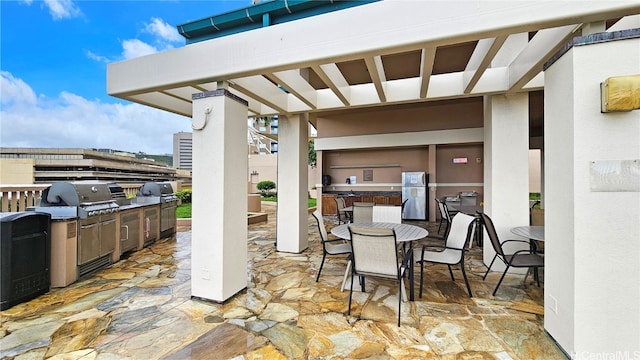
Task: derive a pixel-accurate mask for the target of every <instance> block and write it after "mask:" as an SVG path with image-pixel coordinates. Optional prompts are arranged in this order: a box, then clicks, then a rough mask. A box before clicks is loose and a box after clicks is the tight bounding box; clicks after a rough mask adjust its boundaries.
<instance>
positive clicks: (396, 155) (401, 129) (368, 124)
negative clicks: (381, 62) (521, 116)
mask: <svg viewBox="0 0 640 360" xmlns="http://www.w3.org/2000/svg"><path fill="white" fill-rule="evenodd" d="M317 121H318V138H339V137H343V136H358V135H377V134H384V133H417V132H432V131H433V132H436V131H441V130H450V129H475V128H482V127H483V103H482V99H481V98H470V99H462V100H457V101H451V100H445V101H437V102H429V103H424V104H419V105H415V104H414V105H402V106H398V107H394V108H390V109H361V110H359V111H357V112H356V111H355V110H354V111H344V112H340V113H338V112H335V113H324V114H321V115H318V117H317ZM460 142H461V143H459V144H455V141H453V144H450V145H441V144H439V143H438V145H437V146H435V147H432V149H435V152H436V154H435V156H432V157H431V158H432V159H435V162H436V163H435V164H430V163H429V158H430V156H429V145H431V144H430V142H429V141H425V142H424V144H421V145H417V146H409V147H400V148H397V147H396V148H375V147H374V145H372V148H370V149H356V150H346V149H326V150H324V151H323V160H322V173H321V174H318V178H321V176H322V175H330V176H331V180H332V185H330V186H328V187H325V188H323V191H324V192H328V191H349V190H354V191H401V174H402V172H403V171H426V172H429V173H430V178H429V182H430V186H431V187H432V189H433V188H435V189H436V196H437V197H443V196H447V195H457V194H458V193H459V192H460V191H476V192H478V193H479V194H482V186H483V179H484V176H483V159H482V157H483V145H482V143H471V144H470V143H466V142H465V141H462V140H461V141H460ZM454 157H466V158H467V159H468V162H467V163H466V164H454V163H453V158H454ZM476 159H478V161H479V162H478V161H476ZM430 168H431V169H436V171H435V173H434V172H433V171H429V169H430ZM365 170H372V171H373V180H372V181H363V173H364V171H365ZM351 175H355V176H356V179H357V183H356V184H355V185H353V184H349V185H347V184H345V183H346V178H347V177H349V176H351ZM481 198H482V197H481V195H480V196H479V198H478V201H481Z"/></svg>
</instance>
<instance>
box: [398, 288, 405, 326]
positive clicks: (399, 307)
mask: <svg viewBox="0 0 640 360" xmlns="http://www.w3.org/2000/svg"><path fill="white" fill-rule="evenodd" d="M398 283H399V284H400V285H399V289H398V290H399V291H400V292H399V293H398V327H400V314H401V309H402V308H401V307H402V294H404V291H403V290H404V284H403V283H402V278H400V281H398Z"/></svg>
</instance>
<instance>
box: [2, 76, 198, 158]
mask: <svg viewBox="0 0 640 360" xmlns="http://www.w3.org/2000/svg"><path fill="white" fill-rule="evenodd" d="M1 75H2V83H1V85H2V109H0V144H1V145H2V146H6V147H45V148H83V149H84V148H109V149H116V150H124V151H131V152H138V151H142V152H145V153H147V154H168V153H171V152H172V151H173V134H174V133H177V132H179V131H190V130H191V120H190V119H189V118H187V117H184V116H179V115H175V114H171V113H168V112H164V111H160V110H157V109H153V108H151V107H147V106H143V105H139V104H121V103H115V104H107V103H103V102H100V101H92V100H87V99H85V98H83V97H82V96H79V95H76V94H72V93H68V92H63V93H61V94H60V95H59V96H58V97H56V98H46V97H43V96H40V97H37V96H36V93H35V91H33V89H31V87H29V85H28V84H26V83H25V82H24V81H23V80H21V79H18V78H15V77H13V75H12V74H11V73H8V72H6V71H3V72H2V73H1Z"/></svg>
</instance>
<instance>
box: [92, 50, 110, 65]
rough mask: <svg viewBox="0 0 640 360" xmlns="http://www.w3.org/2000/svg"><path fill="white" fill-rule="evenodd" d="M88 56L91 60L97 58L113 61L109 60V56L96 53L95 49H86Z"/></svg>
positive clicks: (106, 61) (100, 60)
mask: <svg viewBox="0 0 640 360" xmlns="http://www.w3.org/2000/svg"><path fill="white" fill-rule="evenodd" d="M86 54H87V57H88V58H89V59H91V60H95V61H98V62H102V63H109V62H111V60H109V58H107V57H106V56H102V55H98V54H96V53H94V52H93V51H89V50H87V51H86Z"/></svg>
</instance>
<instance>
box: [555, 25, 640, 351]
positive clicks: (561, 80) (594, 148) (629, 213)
mask: <svg viewBox="0 0 640 360" xmlns="http://www.w3.org/2000/svg"><path fill="white" fill-rule="evenodd" d="M635 33H636V35H635V38H634V37H633V36H634V35H633V31H630V32H629V35H626V34H625V33H609V34H607V33H601V34H599V35H600V36H598V37H593V38H591V37H586V38H576V39H574V40H573V43H574V44H575V45H573V46H572V47H571V48H570V49H569V50H567V52H566V53H564V54H563V55H562V56H561V57H560V58H559V59H558V60H556V61H555V62H554V63H553V64H551V65H550V66H549V67H548V68H547V69H545V73H544V75H545V79H544V83H545V94H544V103H545V121H544V122H545V125H544V127H545V128H544V137H545V146H544V148H545V157H544V177H545V181H544V183H545V188H544V191H545V284H544V288H545V289H544V296H545V299H544V305H545V309H544V327H545V329H546V330H547V331H548V332H549V334H550V335H551V336H553V338H554V339H555V340H556V341H557V342H558V343H559V344H560V346H561V347H562V348H563V349H564V350H565V351H566V352H567V353H569V354H570V355H572V358H573V359H594V358H598V357H599V358H603V359H606V358H609V359H614V358H620V359H624V358H628V359H633V358H634V357H635V358H638V357H639V356H640V305H639V304H640V263H639V261H638V259H640V191H638V189H637V187H636V188H635V190H634V189H633V187H625V186H624V185H625V184H627V185H631V184H633V183H635V184H637V183H638V182H639V181H640V179H638V166H637V165H635V170H631V168H633V166H634V165H633V164H634V161H635V162H636V164H637V162H638V161H640V110H633V111H626V112H615V113H601V112H600V110H601V109H600V83H601V82H603V81H605V80H606V79H607V78H609V77H613V76H626V75H637V74H640V38H638V37H637V34H638V29H636V30H635ZM636 96H637V95H636ZM625 161H626V164H627V165H626V166H627V169H628V170H627V176H626V180H623V179H624V178H623V176H622V175H623V174H624V173H625V172H624V171H623V170H624V169H625V166H624V165H623V164H624V163H623V162H625ZM606 164H609V165H608V166H607V165H606ZM601 166H602V167H601ZM599 167H601V168H602V169H603V170H604V171H602V172H599V171H596V169H598V168H599ZM605 169H606V170H605ZM634 171H635V176H634V175H631V174H632V173H633V172H634ZM607 185H608V186H607Z"/></svg>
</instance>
